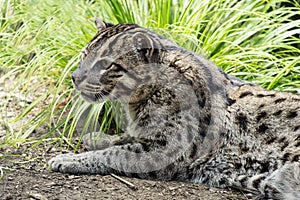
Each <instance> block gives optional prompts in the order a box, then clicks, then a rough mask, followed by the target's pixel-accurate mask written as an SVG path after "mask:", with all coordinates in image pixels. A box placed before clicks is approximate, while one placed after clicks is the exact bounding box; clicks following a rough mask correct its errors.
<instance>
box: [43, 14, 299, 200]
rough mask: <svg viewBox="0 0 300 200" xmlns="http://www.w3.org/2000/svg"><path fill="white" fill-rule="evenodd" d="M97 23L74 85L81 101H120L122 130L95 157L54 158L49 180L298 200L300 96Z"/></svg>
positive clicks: (140, 33) (135, 30)
mask: <svg viewBox="0 0 300 200" xmlns="http://www.w3.org/2000/svg"><path fill="white" fill-rule="evenodd" d="M95 22H96V26H97V29H98V33H97V34H96V36H95V37H94V38H93V39H92V40H91V42H90V43H89V44H88V45H87V46H86V47H85V49H84V51H83V58H82V59H81V61H80V64H79V66H78V68H77V69H76V71H75V72H74V73H73V75H72V79H73V83H74V85H75V87H76V89H77V90H79V91H80V92H81V96H82V97H83V98H84V99H86V100H87V101H90V102H93V103H98V102H102V101H104V99H110V100H114V101H115V100H116V101H119V102H120V103H121V104H122V106H123V109H124V112H125V115H126V119H127V126H126V130H124V133H123V134H122V135H121V136H114V137H113V138H109V137H110V136H106V139H105V141H106V142H107V141H108V145H106V146H105V145H104V146H103V145H102V143H103V141H104V140H99V145H97V144H96V145H95V147H96V149H94V150H91V151H88V152H85V153H80V154H72V153H71V154H62V155H58V156H56V157H54V158H52V159H51V160H50V161H49V165H50V167H51V168H52V169H53V170H54V171H59V172H62V173H72V174H103V175H105V174H109V173H115V174H119V175H124V176H129V177H139V178H145V179H156V180H178V181H191V182H195V183H200V184H205V185H208V186H213V187H220V188H230V187H239V188H245V189H249V190H253V191H254V193H255V195H254V196H253V198H256V199H265V198H267V199H300V161H299V158H300V96H297V95H295V94H291V93H283V92H275V91H266V90H265V89H263V88H261V87H259V86H257V85H255V84H252V83H250V82H247V81H244V80H241V79H239V78H236V77H233V76H230V75H228V74H226V73H224V72H223V71H222V70H221V69H219V68H218V67H217V66H215V65H214V64H212V63H211V62H210V61H208V60H207V59H205V58H204V57H202V56H200V55H197V54H195V53H193V52H190V51H188V50H185V49H184V48H182V47H179V46H177V45H176V44H175V43H174V42H172V41H170V40H168V39H166V38H165V37H163V36H161V35H158V34H156V33H154V32H152V31H149V30H147V29H145V28H143V27H140V26H138V25H135V24H117V25H113V24H110V23H106V22H103V21H101V20H99V19H96V20H95ZM107 138H108V139H107ZM91 140H92V138H91V137H85V141H84V142H85V143H86V144H91V143H92V141H91ZM97 147H98V148H97Z"/></svg>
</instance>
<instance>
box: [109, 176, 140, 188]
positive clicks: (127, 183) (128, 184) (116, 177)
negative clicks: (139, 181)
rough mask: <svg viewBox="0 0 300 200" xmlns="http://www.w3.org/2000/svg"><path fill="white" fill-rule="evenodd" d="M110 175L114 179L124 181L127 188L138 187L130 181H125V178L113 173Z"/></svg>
mask: <svg viewBox="0 0 300 200" xmlns="http://www.w3.org/2000/svg"><path fill="white" fill-rule="evenodd" d="M110 175H111V176H112V177H114V178H115V179H118V180H119V181H121V182H122V183H125V184H126V185H127V186H128V187H129V188H131V189H133V190H137V189H138V188H137V187H136V186H135V185H133V184H132V183H130V182H129V181H126V180H125V179H123V178H121V177H119V176H117V175H115V174H110Z"/></svg>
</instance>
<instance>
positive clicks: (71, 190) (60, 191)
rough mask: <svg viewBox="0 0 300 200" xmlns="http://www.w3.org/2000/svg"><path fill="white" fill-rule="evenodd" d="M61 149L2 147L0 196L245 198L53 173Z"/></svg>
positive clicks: (205, 190) (216, 191)
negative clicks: (51, 162) (52, 163)
mask: <svg viewBox="0 0 300 200" xmlns="http://www.w3.org/2000/svg"><path fill="white" fill-rule="evenodd" d="M59 153H61V148H60V147H59V148H55V147H53V146H51V144H43V143H41V144H39V145H38V146H36V147H35V148H29V149H26V150H21V149H16V148H11V147H10V148H5V149H1V154H2V155H4V156H3V157H2V159H1V160H0V166H1V167H2V170H3V177H2V180H1V184H0V198H1V199H41V200H44V199H205V200H217V199H220V200H221V199H247V198H246V197H245V196H244V195H243V194H239V193H236V192H233V191H228V190H222V189H216V188H208V187H205V186H202V185H196V184H192V183H183V182H174V181H170V182H163V181H149V180H141V179H135V178H128V177H122V179H125V180H127V181H129V182H130V183H132V184H133V185H134V186H135V188H132V187H130V186H128V185H127V184H125V183H123V182H122V181H120V180H118V179H116V178H114V177H112V176H111V175H108V176H100V175H80V176H75V175H68V174H61V173H56V172H52V171H51V170H49V168H48V166H47V161H48V160H49V159H50V158H51V157H52V156H55V155H57V154H59Z"/></svg>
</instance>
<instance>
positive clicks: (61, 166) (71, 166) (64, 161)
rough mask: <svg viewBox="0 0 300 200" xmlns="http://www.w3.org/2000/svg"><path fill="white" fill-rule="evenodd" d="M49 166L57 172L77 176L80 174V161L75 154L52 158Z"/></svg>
mask: <svg viewBox="0 0 300 200" xmlns="http://www.w3.org/2000/svg"><path fill="white" fill-rule="evenodd" d="M48 165H49V166H50V168H51V169H52V170H53V171H56V172H62V173H71V174H74V173H75V174H76V173H79V172H78V168H79V165H80V159H79V158H78V157H77V156H76V154H73V153H68V154H61V155H58V156H55V157H53V158H51V159H50V160H49V162H48Z"/></svg>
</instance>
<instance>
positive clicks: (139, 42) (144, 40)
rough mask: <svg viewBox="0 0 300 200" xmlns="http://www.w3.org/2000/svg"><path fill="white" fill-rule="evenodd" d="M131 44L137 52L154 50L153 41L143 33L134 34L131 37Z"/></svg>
mask: <svg viewBox="0 0 300 200" xmlns="http://www.w3.org/2000/svg"><path fill="white" fill-rule="evenodd" d="M133 42H134V44H135V47H136V48H137V50H143V49H154V46H153V41H152V40H151V38H149V37H148V36H147V35H145V34H143V33H136V34H134V35H133Z"/></svg>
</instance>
